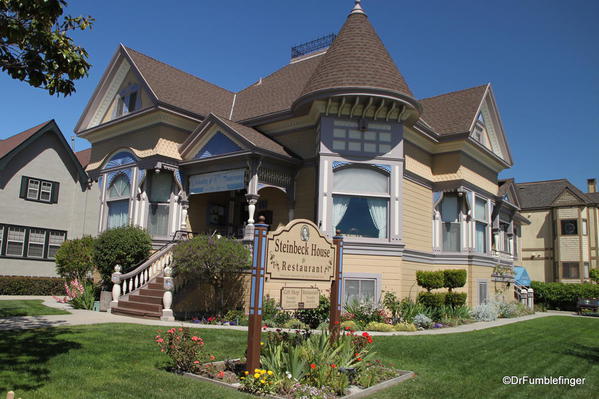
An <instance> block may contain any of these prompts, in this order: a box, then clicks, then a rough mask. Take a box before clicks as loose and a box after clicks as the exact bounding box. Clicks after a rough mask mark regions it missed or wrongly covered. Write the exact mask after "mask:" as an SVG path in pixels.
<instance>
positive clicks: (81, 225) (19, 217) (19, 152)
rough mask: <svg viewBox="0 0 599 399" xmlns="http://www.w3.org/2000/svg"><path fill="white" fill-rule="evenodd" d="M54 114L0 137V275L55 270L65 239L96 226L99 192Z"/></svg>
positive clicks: (44, 273) (86, 152) (84, 153)
mask: <svg viewBox="0 0 599 399" xmlns="http://www.w3.org/2000/svg"><path fill="white" fill-rule="evenodd" d="M89 155H90V151H89V150H84V151H81V152H79V153H74V152H73V150H72V149H71V148H70V147H69V145H68V143H67V142H66V140H65V138H64V136H63V134H62V133H61V131H60V129H59V128H58V125H57V124H56V122H55V121H54V120H51V121H48V122H44V123H42V124H40V125H38V126H34V127H32V128H31V129H28V130H25V131H24V132H21V133H19V134H16V135H14V136H11V137H9V138H7V139H5V140H0V275H16V276H19V275H20V276H55V275H56V270H55V269H56V268H55V263H54V254H55V253H56V250H57V249H58V247H60V245H61V244H62V243H63V242H64V240H66V239H69V238H76V237H80V236H82V235H84V234H95V233H96V232H97V223H98V222H97V219H98V214H99V209H98V192H97V188H95V187H93V188H90V185H89V183H88V182H89V178H88V176H87V173H86V172H85V169H84V168H85V165H86V164H87V163H88V162H89Z"/></svg>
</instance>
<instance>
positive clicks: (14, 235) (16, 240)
mask: <svg viewBox="0 0 599 399" xmlns="http://www.w3.org/2000/svg"><path fill="white" fill-rule="evenodd" d="M6 241H7V243H6V255H10V256H23V243H24V241H25V228H24V227H9V228H8V234H7V237H6Z"/></svg>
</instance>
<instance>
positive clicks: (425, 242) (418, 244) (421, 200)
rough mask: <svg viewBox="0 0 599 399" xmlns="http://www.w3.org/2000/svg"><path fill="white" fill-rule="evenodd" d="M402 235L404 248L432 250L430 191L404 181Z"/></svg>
mask: <svg viewBox="0 0 599 399" xmlns="http://www.w3.org/2000/svg"><path fill="white" fill-rule="evenodd" d="M403 189H404V191H403V194H404V201H403V211H404V217H403V234H404V242H405V244H406V248H408V249H414V250H417V251H425V252H430V251H431V250H432V245H433V244H432V239H433V232H432V212H433V211H432V209H433V197H432V192H431V190H430V189H428V188H426V187H424V186H421V185H419V184H417V183H414V182H412V181H410V180H407V179H404V187H403Z"/></svg>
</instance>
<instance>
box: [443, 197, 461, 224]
mask: <svg viewBox="0 0 599 399" xmlns="http://www.w3.org/2000/svg"><path fill="white" fill-rule="evenodd" d="M458 216H459V208H458V197H457V196H456V195H452V194H445V195H444V196H443V202H442V203H441V220H443V221H444V222H457V221H458Z"/></svg>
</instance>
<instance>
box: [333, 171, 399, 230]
mask: <svg viewBox="0 0 599 399" xmlns="http://www.w3.org/2000/svg"><path fill="white" fill-rule="evenodd" d="M388 226H389V175H388V174H387V173H386V172H385V171H383V170H380V171H379V170H377V169H375V168H374V167H370V166H367V167H363V166H351V167H345V168H340V169H338V170H336V171H335V173H334V176H333V229H334V230H341V233H343V234H344V235H346V236H348V237H369V238H387V237H388V236H389V232H388V230H389V229H388Z"/></svg>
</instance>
